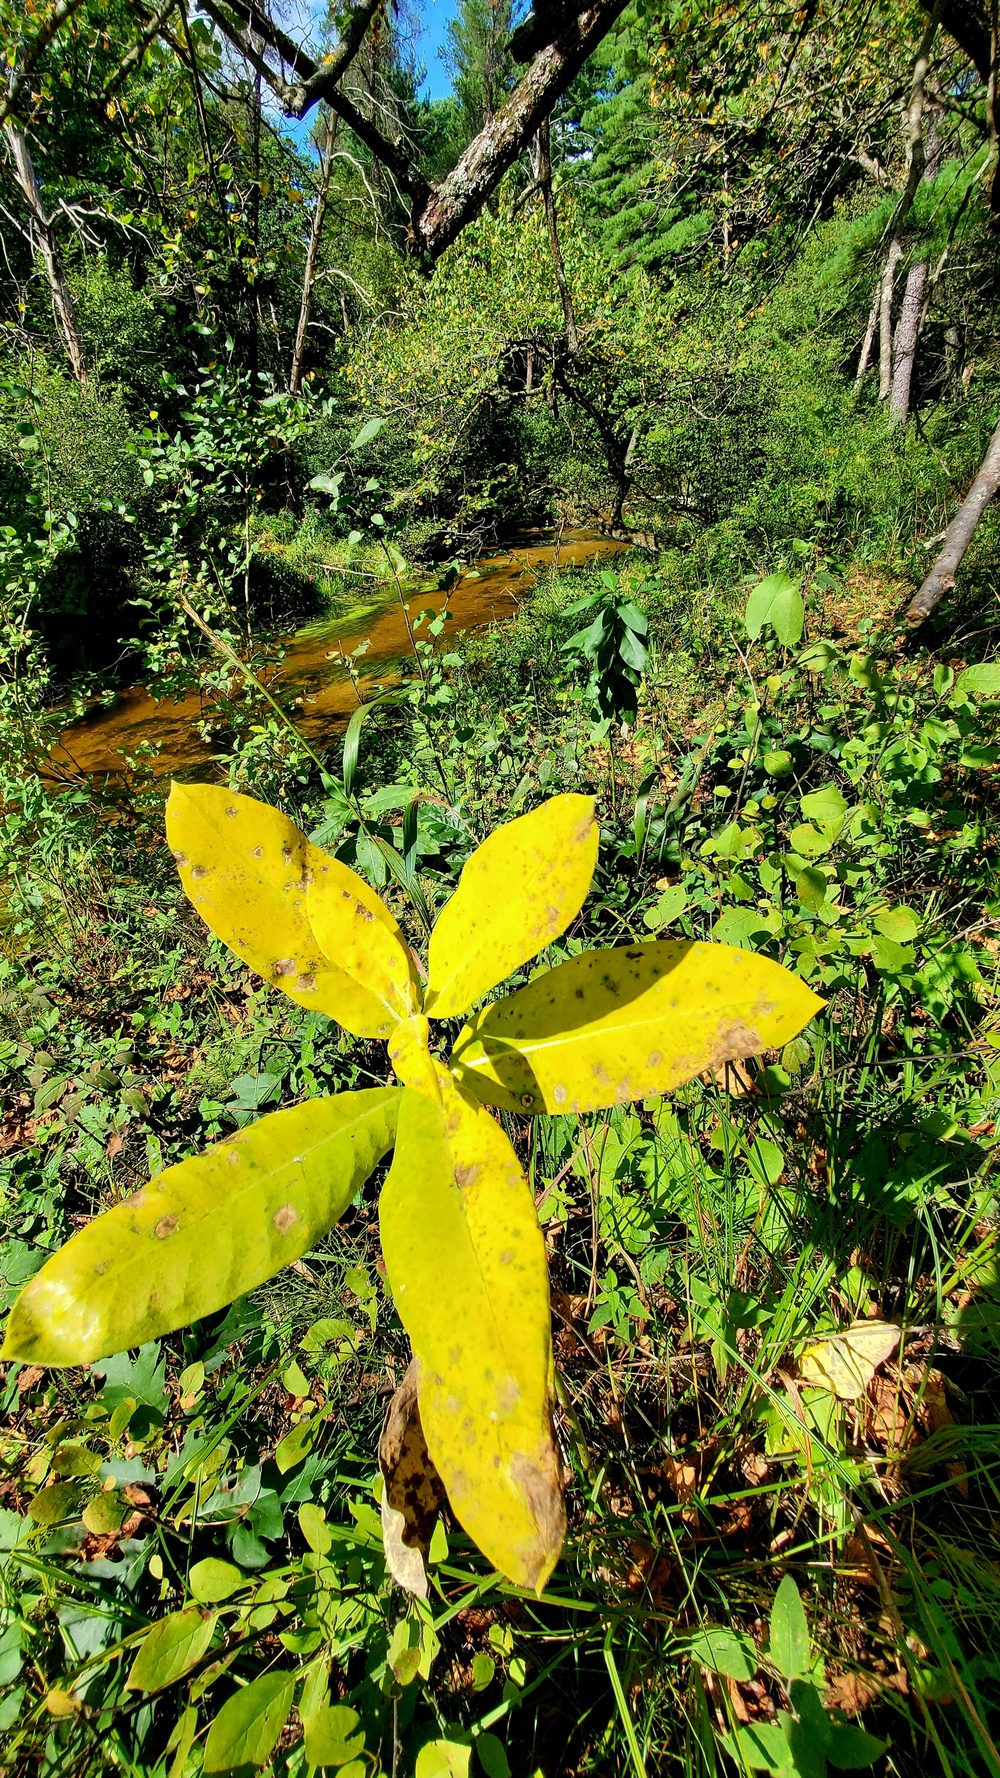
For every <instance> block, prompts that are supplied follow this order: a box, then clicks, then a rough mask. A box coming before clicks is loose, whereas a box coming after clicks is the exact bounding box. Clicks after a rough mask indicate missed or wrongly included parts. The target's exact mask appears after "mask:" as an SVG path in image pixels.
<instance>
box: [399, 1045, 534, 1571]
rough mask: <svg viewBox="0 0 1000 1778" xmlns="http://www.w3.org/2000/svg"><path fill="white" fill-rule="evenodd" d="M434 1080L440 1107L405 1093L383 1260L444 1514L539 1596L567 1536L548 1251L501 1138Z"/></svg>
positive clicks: (446, 1080)
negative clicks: (406, 1340)
mask: <svg viewBox="0 0 1000 1778" xmlns="http://www.w3.org/2000/svg"><path fill="white" fill-rule="evenodd" d="M438 1076H439V1080H440V1084H441V1095H442V1103H441V1104H436V1103H435V1102H434V1101H433V1100H432V1099H430V1098H427V1097H425V1096H424V1095H423V1094H422V1093H416V1092H413V1091H411V1090H409V1089H404V1091H403V1097H402V1103H401V1106H400V1118H399V1133H398V1136H397V1141H396V1153H395V1156H394V1158H393V1163H392V1169H391V1171H390V1173H389V1177H388V1179H387V1180H386V1183H385V1186H384V1187H383V1190H382V1200H381V1204H380V1208H379V1218H380V1224H381V1233H382V1252H383V1255H384V1258H385V1264H386V1270H387V1271H388V1274H389V1282H390V1284H391V1286H392V1294H393V1297H394V1299H395V1302H396V1307H397V1308H398V1310H399V1313H400V1316H401V1318H402V1321H403V1325H404V1327H405V1328H406V1331H407V1333H408V1334H409V1336H410V1340H411V1343H412V1346H413V1351H414V1355H415V1357H416V1359H417V1361H418V1365H419V1383H418V1398H419V1403H420V1420H421V1424H422V1426H423V1431H424V1437H425V1439H426V1441H427V1449H428V1451H429V1452H430V1455H431V1458H432V1460H433V1462H434V1465H435V1467H436V1469H437V1471H438V1473H439V1475H440V1476H441V1479H442V1481H443V1482H444V1485H445V1487H446V1488H447V1491H448V1499H449V1501H450V1502H451V1506H452V1510H453V1511H454V1513H455V1515H456V1517H457V1518H458V1519H459V1521H460V1522H461V1524H462V1525H464V1527H465V1529H466V1531H468V1533H469V1535H470V1537H473V1538H474V1539H475V1541H476V1543H477V1544H478V1545H479V1547H480V1549H481V1550H482V1551H483V1552H484V1554H485V1555H486V1556H487V1557H488V1558H489V1560H490V1561H491V1562H494V1563H495V1564H496V1566H497V1567H498V1568H500V1569H501V1570H502V1571H503V1573H504V1574H506V1575H508V1576H509V1577H510V1579H511V1580H513V1581H515V1582H516V1583H517V1584H518V1585H520V1586H526V1587H534V1588H535V1589H536V1590H537V1591H539V1592H541V1590H542V1588H543V1587H544V1585H545V1582H546V1580H547V1579H548V1577H549V1575H550V1574H551V1572H552V1569H553V1567H554V1566H555V1563H556V1560H557V1559H558V1555H559V1551H560V1549H561V1547H562V1540H563V1536H564V1532H565V1517H564V1513H563V1504H562V1491H561V1485H560V1465H559V1460H558V1455H557V1452H556V1448H555V1443H554V1440H553V1436H552V1422H551V1396H550V1386H551V1385H550V1377H551V1368H552V1354H551V1343H550V1323H549V1283H548V1270H547V1267H546V1262H545V1245H544V1242H543V1240H542V1236H541V1233H540V1231H539V1228H538V1222H537V1218H536V1216H535V1206H534V1203H533V1201H532V1197H531V1193H530V1191H529V1189H528V1185H527V1181H526V1180H525V1178H524V1175H523V1173H522V1172H521V1169H520V1167H519V1165H518V1162H517V1157H516V1155H515V1154H514V1151H513V1149H512V1148H511V1146H510V1143H509V1142H508V1140H507V1138H506V1136H505V1135H504V1133H503V1131H502V1130H501V1129H500V1128H499V1126H498V1125H497V1124H496V1123H495V1122H494V1120H493V1119H492V1118H491V1117H490V1116H489V1114H488V1113H487V1112H484V1111H483V1110H482V1109H481V1107H479V1106H477V1105H475V1104H473V1103H472V1102H471V1101H469V1100H467V1099H466V1098H464V1097H463V1096H462V1094H460V1093H459V1092H458V1091H457V1090H456V1088H455V1085H454V1082H453V1081H452V1080H451V1079H450V1077H449V1076H448V1074H447V1073H446V1071H445V1070H444V1069H443V1068H439V1070H438Z"/></svg>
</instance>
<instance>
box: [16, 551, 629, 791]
mask: <svg viewBox="0 0 1000 1778" xmlns="http://www.w3.org/2000/svg"><path fill="white" fill-rule="evenodd" d="M625 548H627V545H626V544H624V543H621V542H618V541H616V540H613V539H612V538H609V537H604V536H602V535H601V533H600V532H598V531H571V532H565V533H564V534H563V536H562V539H561V541H560V543H559V544H555V543H552V542H547V543H535V542H532V541H530V540H529V539H528V538H525V541H524V543H523V544H521V543H515V544H514V545H513V546H512V547H511V549H510V550H509V551H508V553H507V554H505V555H503V556H493V557H490V558H489V559H487V560H484V561H481V562H478V563H477V564H476V567H475V569H474V570H471V571H470V572H469V573H467V574H465V575H463V576H462V577H461V579H460V580H459V581H457V582H456V584H455V586H454V587H452V589H451V592H450V594H445V593H443V592H441V591H439V590H438V589H437V588H432V589H426V590H423V591H419V592H415V593H412V594H410V595H408V597H407V601H406V603H407V611H408V616H409V621H410V622H411V623H412V622H413V620H414V618H416V617H417V616H418V615H419V613H420V612H421V611H427V610H428V609H430V608H433V609H435V610H436V609H438V608H439V607H440V606H441V605H443V604H444V603H445V600H447V604H448V609H449V611H450V612H451V615H452V620H453V621H452V624H450V625H449V626H448V629H449V633H450V634H454V632H455V631H457V630H474V629H480V628H482V627H483V626H484V625H486V624H490V623H495V622H497V621H498V620H499V619H501V618H505V617H510V615H511V613H512V612H514V611H516V609H517V606H518V603H519V602H520V600H521V599H522V598H523V597H524V594H525V593H526V592H527V591H528V590H529V589H530V588H531V587H532V586H533V585H534V582H535V579H536V577H537V575H538V572H539V569H541V568H544V567H547V566H548V565H549V564H550V563H551V562H552V561H553V560H554V558H555V557H556V552H557V550H558V561H559V564H560V566H563V567H578V566H579V565H580V564H581V563H583V562H588V561H591V560H592V559H593V558H594V557H595V556H607V555H614V554H616V553H617V552H618V551H619V550H622V549H625ZM364 641H367V642H368V643H369V647H368V649H367V651H366V653H365V654H363V655H362V656H360V657H359V659H358V662H357V668H358V672H359V674H360V691H361V701H365V699H366V698H367V697H368V696H369V695H370V694H371V693H372V692H373V690H374V688H375V687H376V686H379V685H380V686H384V685H389V684H392V683H393V682H394V680H396V679H398V678H399V677H400V674H401V673H402V672H403V671H404V670H405V659H406V657H407V656H408V655H409V654H410V643H409V637H408V635H407V628H406V623H405V621H404V618H403V612H402V608H401V606H400V604H399V601H398V599H394V600H393V601H392V603H391V604H388V605H386V606H385V607H384V608H383V609H381V610H379V611H377V612H374V613H371V614H369V615H367V616H363V617H359V618H354V619H344V618H336V619H333V620H331V621H330V622H329V623H324V624H312V625H310V626H309V628H308V629H304V630H300V631H298V632H297V634H295V635H294V636H291V637H289V638H288V639H287V640H286V641H285V643H284V644H283V646H284V649H285V654H284V658H283V660H282V661H281V663H280V665H279V666H278V667H277V668H276V670H275V673H274V675H273V678H271V679H269V684H270V685H271V687H272V689H274V688H275V687H278V688H280V690H281V691H282V692H283V693H287V692H289V691H291V692H292V693H293V695H294V697H295V698H296V701H297V703H298V707H299V709H300V712H301V715H300V718H299V726H300V728H301V729H302V732H303V734H305V735H306V736H307V737H308V738H309V740H310V741H313V742H315V741H317V740H318V741H321V742H322V741H325V740H326V739H327V738H328V737H329V736H330V735H333V734H337V733H339V732H340V731H342V730H343V729H344V728H345V727H346V726H347V723H348V721H349V720H350V717H351V714H352V712H353V711H354V710H356V709H357V707H358V702H359V699H358V694H357V692H356V691H355V688H354V685H353V684H352V681H351V677H350V674H349V673H348V672H347V671H346V670H345V668H344V666H343V665H342V663H341V659H340V650H341V648H343V651H344V653H345V654H350V653H351V651H352V649H355V648H357V647H358V645H359V643H361V642H364ZM401 663H403V664H402V665H401ZM210 714H211V712H210V711H209V710H208V709H207V708H206V706H205V705H204V704H203V701H202V699H201V697H200V696H199V694H198V693H197V692H189V693H188V694H187V695H186V696H185V697H183V698H179V699H165V700H161V701H157V700H156V699H155V698H153V697H152V696H151V695H150V693H149V692H148V691H146V689H145V688H144V687H143V686H141V685H132V686H129V687H127V688H126V689H125V690H123V691H120V692H119V693H118V696H117V698H116V701H115V703H114V704H112V705H110V706H108V705H103V704H99V705H95V706H94V708H93V709H91V710H89V711H88V712H87V714H86V715H85V716H83V717H81V718H80V719H79V721H77V722H74V723H73V724H72V725H71V727H69V728H67V729H65V730H64V732H63V734H62V736H61V738H60V741H59V744H58V746H57V747H55V748H54V749H53V752H52V763H53V766H54V767H55V768H56V770H57V772H58V775H59V776H60V777H77V776H86V777H95V776H96V777H110V778H117V777H120V776H121V774H122V773H123V772H124V771H125V770H126V769H127V760H126V758H125V756H126V755H128V754H132V753H134V752H135V751H136V749H137V748H139V747H140V746H141V745H142V744H143V743H146V744H152V745H153V746H155V747H156V748H157V749H158V754H157V758H156V761H155V765H154V771H155V773H156V775H157V776H167V775H169V774H170V773H173V772H177V771H183V770H184V768H185V767H190V766H197V765H201V764H203V763H204V762H205V761H206V760H208V759H210V758H211V756H212V753H213V747H212V746H211V744H210V743H207V742H206V741H204V740H203V739H202V736H201V735H200V734H199V732H198V726H197V725H198V723H199V722H200V721H202V720H204V719H205V718H206V717H209V716H210ZM215 750H216V751H217V749H215Z"/></svg>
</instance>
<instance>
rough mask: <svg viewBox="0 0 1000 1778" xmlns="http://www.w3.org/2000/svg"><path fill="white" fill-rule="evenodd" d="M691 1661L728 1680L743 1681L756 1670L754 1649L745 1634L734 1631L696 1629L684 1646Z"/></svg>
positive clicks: (755, 1652) (755, 1651)
mask: <svg viewBox="0 0 1000 1778" xmlns="http://www.w3.org/2000/svg"><path fill="white" fill-rule="evenodd" d="M687 1652H688V1654H689V1655H690V1657H691V1659H692V1661H696V1662H697V1663H698V1665H699V1666H700V1667H707V1668H708V1670H709V1672H710V1673H724V1674H725V1675H726V1676H727V1678H729V1679H737V1680H740V1681H741V1682H743V1683H744V1684H745V1683H746V1681H747V1680H750V1679H752V1678H753V1676H754V1674H755V1673H756V1671H757V1650H756V1648H755V1647H754V1645H753V1643H752V1642H751V1640H750V1637H749V1636H741V1635H740V1634H739V1632H738V1631H736V1630H726V1629H722V1628H718V1629H716V1628H709V1629H707V1630H697V1631H696V1632H695V1634H694V1635H693V1636H692V1637H691V1640H690V1641H689V1643H688V1645H687Z"/></svg>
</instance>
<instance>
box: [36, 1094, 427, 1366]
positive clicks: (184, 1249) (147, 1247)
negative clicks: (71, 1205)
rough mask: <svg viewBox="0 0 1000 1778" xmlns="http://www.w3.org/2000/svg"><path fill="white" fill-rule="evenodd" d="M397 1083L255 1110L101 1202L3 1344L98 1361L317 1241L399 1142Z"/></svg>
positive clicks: (195, 1312)
mask: <svg viewBox="0 0 1000 1778" xmlns="http://www.w3.org/2000/svg"><path fill="white" fill-rule="evenodd" d="M398 1103H399V1092H398V1090H397V1089H393V1088H387V1087H374V1088H370V1089H368V1090H366V1091H363V1092H358V1093H342V1094H340V1095H339V1097H337V1098H335V1099H310V1100H307V1101H306V1103H305V1104H304V1105H296V1106H294V1107H293V1108H292V1109H291V1110H289V1111H276V1112H273V1113H272V1114H271V1116H270V1117H264V1118H261V1119H260V1121H259V1123H255V1124H248V1125H247V1126H246V1127H245V1128H244V1129H242V1130H240V1131H238V1132H237V1134H236V1135H235V1136H233V1137H231V1138H230V1140H229V1141H227V1142H220V1143H217V1144H216V1145H215V1146H214V1147H213V1148H209V1149H207V1150H206V1152H205V1153H204V1154H202V1155H198V1156H196V1157H195V1158H194V1159H192V1160H187V1161H181V1162H179V1164H178V1165H177V1166H175V1167H168V1168H167V1169H166V1171H165V1172H163V1173H160V1174H158V1175H157V1177H156V1178H155V1179H153V1180H151V1181H150V1182H149V1184H148V1185H145V1186H143V1187H142V1189H141V1191H138V1192H136V1193H135V1195H134V1196H133V1197H131V1198H127V1199H126V1200H125V1201H124V1203H121V1204H117V1205H115V1207H114V1208H113V1209H112V1210H107V1211H105V1213H104V1215H103V1216H97V1217H95V1218H94V1220H93V1222H91V1223H88V1224H87V1226H86V1227H85V1228H83V1229H81V1230H80V1231H79V1233H78V1234H76V1235H74V1236H73V1238H72V1240H71V1241H69V1242H67V1244H66V1246H65V1247H63V1248H61V1249H60V1251H59V1252H58V1253H56V1254H55V1255H54V1256H53V1257H52V1259H50V1260H48V1261H47V1263H46V1264H45V1265H44V1266H43V1267H42V1269H41V1271H40V1272H36V1273H35V1275H34V1277H33V1278H32V1279H31V1280H30V1281H29V1283H28V1284H27V1285H26V1286H25V1288H24V1290H23V1291H22V1292H21V1295H20V1296H19V1297H18V1299H17V1301H16V1303H15V1304H14V1307H13V1309H12V1310H11V1314H10V1319H9V1321H8V1323H7V1337H6V1340H5V1342H4V1347H3V1356H4V1357H5V1358H23V1359H25V1360H27V1361H29V1362H30V1363H32V1364H46V1365H62V1364H87V1363H90V1362H91V1361H93V1360H94V1359H97V1358H101V1357H103V1356H104V1355H105V1354H107V1353H115V1352H123V1351H124V1350H125V1349H126V1348H127V1347H129V1346H139V1345H142V1344H143V1342H144V1341H146V1340H150V1339H153V1338H155V1337H156V1336H157V1335H159V1334H165V1333H170V1332H172V1331H173V1329H174V1328H178V1327H184V1326H186V1325H187V1324H188V1323H189V1322H191V1321H195V1320H197V1319H199V1318H200V1317H201V1316H203V1315H211V1314H212V1313H213V1312H214V1311H215V1310H216V1309H221V1308H223V1307H224V1306H225V1305H226V1304H227V1303H230V1302H232V1301H233V1299H234V1297H237V1296H242V1295H243V1294H244V1293H245V1292H246V1291H249V1290H254V1289H255V1288H256V1287H257V1285H258V1284H262V1283H263V1282H264V1280H265V1279H266V1278H270V1277H273V1275H274V1273H275V1272H277V1271H280V1269H281V1267H282V1266H285V1265H288V1264H289V1262H290V1261H291V1260H293V1259H298V1258H299V1257H300V1255H301V1254H303V1253H306V1252H308V1250H309V1248H310V1247H312V1246H313V1245H314V1244H315V1243H316V1242H317V1241H318V1240H319V1239H320V1238H321V1236H323V1235H325V1234H326V1233H327V1231H328V1229H330V1228H331V1227H332V1226H333V1224H334V1223H335V1222H336V1221H337V1220H338V1218H339V1217H341V1216H342V1215H343V1213H344V1211H345V1210H346V1209H347V1206H348V1205H349V1204H350V1202H351V1200H352V1198H353V1197H354V1196H355V1195H356V1193H357V1191H358V1190H359V1188H360V1187H361V1185H362V1184H363V1183H364V1181H365V1180H366V1179H367V1177H368V1175H369V1173H370V1172H371V1170H372V1168H373V1167H374V1166H375V1163H376V1162H377V1161H378V1160H379V1159H380V1158H381V1157H382V1155H384V1154H385V1152H386V1150H387V1149H388V1148H390V1147H391V1146H392V1142H393V1140H394V1137H395V1123H396V1115H397V1110H398Z"/></svg>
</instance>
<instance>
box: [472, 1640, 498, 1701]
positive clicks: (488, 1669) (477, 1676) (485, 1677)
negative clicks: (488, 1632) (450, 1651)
mask: <svg viewBox="0 0 1000 1778" xmlns="http://www.w3.org/2000/svg"><path fill="white" fill-rule="evenodd" d="M496 1670H497V1669H496V1662H495V1661H494V1659H493V1657H492V1655H488V1654H486V1653H485V1652H484V1650H483V1649H480V1650H479V1652H478V1654H474V1655H473V1657H472V1689H473V1691H474V1692H484V1691H485V1690H486V1687H487V1686H488V1685H492V1684H493V1677H494V1675H495V1673H496Z"/></svg>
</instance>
